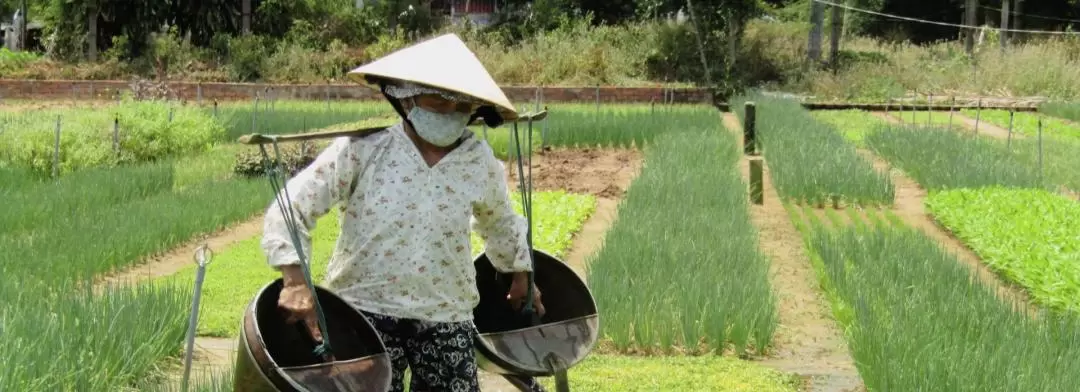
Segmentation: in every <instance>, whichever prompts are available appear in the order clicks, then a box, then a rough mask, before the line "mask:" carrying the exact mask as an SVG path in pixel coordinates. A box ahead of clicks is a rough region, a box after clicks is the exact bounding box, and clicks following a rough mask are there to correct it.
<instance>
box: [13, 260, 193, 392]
mask: <svg viewBox="0 0 1080 392" xmlns="http://www.w3.org/2000/svg"><path fill="white" fill-rule="evenodd" d="M78 251H79V250H78V249H72V250H70V252H78ZM5 263H6V261H5ZM47 268H48V267H42V270H43V271H48V269H47ZM4 270H5V271H4V276H7V277H8V279H3V280H2V281H0V295H2V296H3V298H4V302H3V304H0V331H2V334H0V362H3V363H4V366H2V367H0V390H5V391H76V390H80V391H112V390H119V389H122V388H123V387H125V386H129V385H133V384H134V383H135V382H137V381H139V380H140V379H143V378H144V377H146V376H147V375H149V374H151V373H152V372H153V371H154V370H155V361H157V360H158V359H160V358H162V357H164V356H167V355H173V354H175V353H176V352H177V351H178V350H179V349H180V348H181V341H182V339H183V337H184V331H185V325H186V320H187V314H188V312H187V310H186V308H187V307H188V306H189V304H190V296H189V294H187V293H186V292H184V291H181V290H180V289H179V288H176V287H169V286H160V287H136V288H124V289H115V290H108V291H106V292H105V293H104V294H103V295H94V294H92V293H90V292H89V290H86V289H85V288H79V287H76V286H75V285H74V284H72V283H71V282H67V283H61V282H53V283H51V284H49V285H43V284H40V283H38V282H36V281H34V280H33V279H28V276H27V275H29V274H33V273H34V272H31V271H27V270H26V269H23V270H21V271H17V272H16V271H13V270H12V269H11V268H8V267H7V265H6V264H5V267H4ZM38 273H39V274H41V273H42V272H38ZM44 273H48V272H44Z"/></svg>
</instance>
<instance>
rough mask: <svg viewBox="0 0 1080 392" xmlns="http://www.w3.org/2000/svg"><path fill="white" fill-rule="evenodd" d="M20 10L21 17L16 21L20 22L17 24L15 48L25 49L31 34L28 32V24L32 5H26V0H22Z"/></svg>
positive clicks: (18, 49)
mask: <svg viewBox="0 0 1080 392" xmlns="http://www.w3.org/2000/svg"><path fill="white" fill-rule="evenodd" d="M19 10H20V11H21V12H20V13H19V14H20V15H21V17H20V18H19V20H17V21H15V22H16V23H17V24H18V25H17V26H15V50H17V51H25V50H26V47H27V45H26V39H27V36H28V35H29V34H26V24H27V19H29V18H30V12H29V11H30V7H28V6H27V5H26V0H22V3H21V4H19Z"/></svg>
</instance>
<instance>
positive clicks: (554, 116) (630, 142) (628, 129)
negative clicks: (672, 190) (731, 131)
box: [534, 104, 720, 148]
mask: <svg viewBox="0 0 1080 392" xmlns="http://www.w3.org/2000/svg"><path fill="white" fill-rule="evenodd" d="M548 110H549V112H550V114H549V115H548V117H547V119H546V120H545V121H546V122H547V130H546V133H544V143H545V144H546V145H548V146H559V147H578V148H592V147H600V146H603V147H624V148H629V147H631V146H637V147H642V146H645V145H646V144H648V143H650V142H651V141H652V140H653V139H654V138H656V137H658V136H660V135H663V134H666V133H671V132H680V131H683V130H698V129H702V127H708V126H709V124H719V122H720V113H719V112H718V111H717V110H716V109H715V108H713V107H710V106H705V105H659V104H658V105H648V104H644V105H642V104H636V105H601V106H600V107H599V108H597V106H596V105H595V104H557V105H548ZM542 127H543V125H539V126H537V125H534V129H536V128H541V130H542Z"/></svg>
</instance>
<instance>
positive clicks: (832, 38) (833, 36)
mask: <svg viewBox="0 0 1080 392" xmlns="http://www.w3.org/2000/svg"><path fill="white" fill-rule="evenodd" d="M831 18H832V32H830V33H829V45H830V46H829V64H830V65H832V67H833V69H836V67H838V66H839V64H837V61H838V60H839V58H840V36H841V35H842V34H843V31H844V29H843V27H844V15H843V13H842V12H841V10H840V7H838V6H835V5H834V6H832V16H831Z"/></svg>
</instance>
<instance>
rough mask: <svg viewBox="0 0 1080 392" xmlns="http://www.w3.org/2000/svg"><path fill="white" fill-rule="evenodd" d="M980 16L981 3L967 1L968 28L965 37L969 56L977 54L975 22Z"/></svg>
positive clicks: (965, 8)
mask: <svg viewBox="0 0 1080 392" xmlns="http://www.w3.org/2000/svg"><path fill="white" fill-rule="evenodd" d="M978 15H979V1H978V0H967V3H966V4H965V5H964V16H965V19H966V20H965V21H964V25H966V26H968V27H969V28H968V29H967V34H966V35H965V37H964V51H966V52H967V54H968V56H971V55H974V54H975V21H976V20H977V19H976V18H977V17H978Z"/></svg>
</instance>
